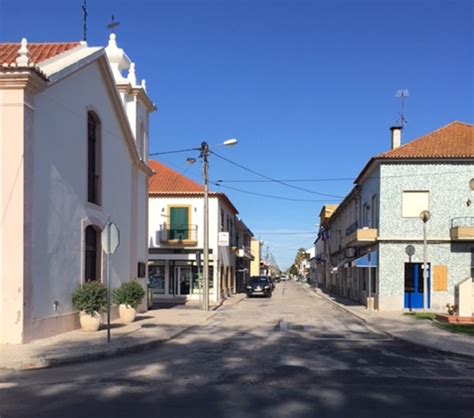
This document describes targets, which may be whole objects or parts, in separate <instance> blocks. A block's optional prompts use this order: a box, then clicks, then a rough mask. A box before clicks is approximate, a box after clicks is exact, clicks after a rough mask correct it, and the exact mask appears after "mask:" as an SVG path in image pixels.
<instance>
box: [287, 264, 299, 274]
mask: <svg viewBox="0 0 474 418" xmlns="http://www.w3.org/2000/svg"><path fill="white" fill-rule="evenodd" d="M289 273H290V274H291V275H292V276H297V275H298V269H297V268H296V266H295V265H294V264H292V265H291V267H290V270H289Z"/></svg>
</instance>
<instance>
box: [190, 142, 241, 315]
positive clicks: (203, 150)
mask: <svg viewBox="0 0 474 418" xmlns="http://www.w3.org/2000/svg"><path fill="white" fill-rule="evenodd" d="M236 144H237V140H236V139H228V140H227V141H224V142H223V143H222V144H220V145H225V146H232V145H236ZM220 145H216V146H220ZM209 148H210V147H209V144H208V143H207V142H205V141H203V142H202V143H201V147H200V148H199V151H200V155H199V156H200V158H201V160H202V178H203V180H204V222H203V226H204V231H203V232H204V234H203V235H204V236H203V252H204V254H203V310H204V311H208V310H209V154H210V151H209ZM216 291H217V289H216Z"/></svg>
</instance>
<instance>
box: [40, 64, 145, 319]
mask: <svg viewBox="0 0 474 418" xmlns="http://www.w3.org/2000/svg"><path fill="white" fill-rule="evenodd" d="M89 109H90V110H94V111H95V112H96V113H97V115H98V116H99V118H100V119H101V126H102V138H101V143H102V171H101V172H102V187H101V207H98V206H95V205H91V204H89V203H87V194H86V193H87V111H88V110H89ZM34 135H35V138H34V166H33V170H34V176H33V177H34V186H33V187H34V191H33V193H34V197H33V201H34V214H33V248H34V253H33V260H32V264H33V269H34V270H33V278H34V279H33V280H34V289H33V316H34V317H35V318H38V317H44V316H49V315H57V314H64V313H67V312H70V311H71V310H72V309H73V308H72V304H71V293H72V292H73V290H74V289H75V288H76V287H77V286H78V285H79V284H80V283H81V281H82V280H83V270H84V256H83V252H84V251H83V246H84V244H83V241H84V236H83V232H84V228H85V226H86V224H88V223H93V224H97V225H98V226H99V227H102V226H103V225H104V224H105V222H106V221H107V217H108V216H109V215H110V219H111V220H112V221H113V222H115V223H116V224H117V226H118V228H119V229H120V238H121V244H120V246H119V248H118V249H117V252H116V253H115V254H114V255H113V256H112V258H111V263H112V286H113V287H116V286H118V285H120V283H121V282H124V281H128V280H129V279H130V274H131V272H132V271H136V264H135V265H132V264H133V263H134V260H131V257H130V255H131V254H133V253H136V254H137V257H138V258H139V259H142V260H145V259H146V251H145V248H144V247H145V246H144V244H143V241H144V238H143V234H144V233H145V231H144V229H145V226H143V227H142V228H140V229H137V237H140V235H141V238H137V240H136V244H134V242H135V240H132V239H131V238H132V234H131V228H132V225H131V209H132V204H131V203H130V202H139V201H140V200H142V201H143V202H146V195H144V194H143V193H144V187H143V181H144V179H143V176H144V175H143V174H141V173H138V174H137V182H138V184H139V186H138V189H139V193H138V194H137V195H136V196H131V191H132V190H133V187H132V162H131V156H130V152H129V150H128V148H127V145H126V142H125V139H124V137H123V133H122V131H121V129H120V126H119V122H118V117H117V115H116V113H115V112H114V110H113V106H112V102H111V100H110V98H109V96H108V93H107V91H106V88H105V85H104V78H103V76H102V75H101V73H100V70H99V67H98V64H96V63H93V64H91V65H89V66H88V67H86V68H84V69H82V70H81V71H79V72H77V73H75V74H73V75H71V76H69V77H68V78H66V79H64V80H62V81H60V82H59V83H57V84H55V85H53V86H51V87H50V88H48V89H47V90H45V91H44V92H43V93H41V94H39V95H38V96H37V97H36V112H35V122H34ZM145 204H146V203H145ZM145 204H144V205H145ZM144 205H142V207H141V208H140V209H136V213H137V214H138V215H139V216H143V208H144ZM142 222H145V221H144V220H143V221H142ZM138 225H140V220H138V221H137V226H138ZM140 242H142V244H141V245H140ZM131 245H137V247H136V250H134V249H132V248H131V247H130V246H131ZM54 301H58V302H59V310H58V312H54V311H53V302H54Z"/></svg>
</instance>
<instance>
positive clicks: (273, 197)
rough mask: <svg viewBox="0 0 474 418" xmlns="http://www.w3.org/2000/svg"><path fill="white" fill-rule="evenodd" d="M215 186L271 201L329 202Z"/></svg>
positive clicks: (215, 184) (218, 184) (216, 184)
mask: <svg viewBox="0 0 474 418" xmlns="http://www.w3.org/2000/svg"><path fill="white" fill-rule="evenodd" d="M213 185H214V186H218V187H223V188H225V189H229V190H234V191H236V192H241V193H247V194H251V195H254V196H262V197H268V198H271V199H278V200H289V201H292V202H313V203H314V202H327V201H328V199H298V198H293V197H284V196H276V195H272V194H266V193H257V192H250V191H248V190H243V189H238V188H236V187H230V186H224V185H223V184H220V183H213ZM329 200H335V199H329Z"/></svg>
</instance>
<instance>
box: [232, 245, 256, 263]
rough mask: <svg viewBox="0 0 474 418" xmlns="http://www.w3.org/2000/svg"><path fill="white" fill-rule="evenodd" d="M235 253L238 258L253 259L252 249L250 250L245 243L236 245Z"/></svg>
mask: <svg viewBox="0 0 474 418" xmlns="http://www.w3.org/2000/svg"><path fill="white" fill-rule="evenodd" d="M235 254H236V256H237V257H240V258H247V259H249V260H253V259H254V256H253V255H252V251H251V250H250V247H247V246H245V245H241V246H240V247H238V248H237V250H236V252H235Z"/></svg>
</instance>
